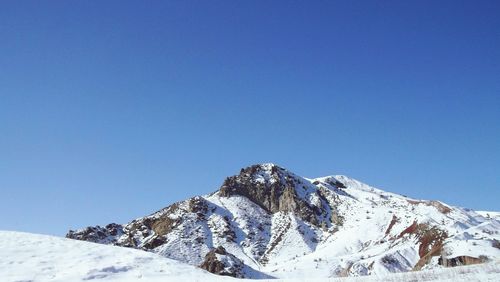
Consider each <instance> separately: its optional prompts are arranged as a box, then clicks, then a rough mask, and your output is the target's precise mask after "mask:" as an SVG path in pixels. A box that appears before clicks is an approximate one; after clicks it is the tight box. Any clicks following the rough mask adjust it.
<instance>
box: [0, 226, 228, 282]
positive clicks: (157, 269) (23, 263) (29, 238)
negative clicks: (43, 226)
mask: <svg viewBox="0 0 500 282" xmlns="http://www.w3.org/2000/svg"><path fill="white" fill-rule="evenodd" d="M0 254H1V255H0V281H6V282H10V281H61V282H62V281H64V282H68V281H88V280H90V281H93V280H106V281H124V282H126V281H137V280H138V279H141V280H144V281H216V280H217V281H219V280H221V281H225V280H224V278H223V277H220V276H216V275H213V274H211V273H209V272H206V271H203V270H201V269H199V268H197V267H194V266H191V265H187V264H183V263H181V262H178V261H176V260H172V259H168V258H165V257H162V256H159V255H157V254H153V253H148V252H143V251H139V250H134V249H128V248H120V247H114V246H105V245H100V244H93V243H88V242H81V241H76V240H69V239H65V238H59V237H53V236H47V235H38V234H29V233H22V232H11V231H0Z"/></svg>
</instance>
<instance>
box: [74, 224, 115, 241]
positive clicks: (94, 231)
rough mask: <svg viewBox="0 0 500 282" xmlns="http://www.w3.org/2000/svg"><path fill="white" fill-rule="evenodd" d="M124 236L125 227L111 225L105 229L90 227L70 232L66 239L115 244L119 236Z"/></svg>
mask: <svg viewBox="0 0 500 282" xmlns="http://www.w3.org/2000/svg"><path fill="white" fill-rule="evenodd" d="M122 234H123V226H122V225H120V224H116V223H110V224H108V225H106V226H105V227H101V226H99V225H97V226H89V227H87V228H85V229H82V230H70V231H69V232H68V234H66V238H71V239H76V240H83V241H89V242H94V243H102V244H113V243H116V240H117V238H118V237H119V236H121V235H122Z"/></svg>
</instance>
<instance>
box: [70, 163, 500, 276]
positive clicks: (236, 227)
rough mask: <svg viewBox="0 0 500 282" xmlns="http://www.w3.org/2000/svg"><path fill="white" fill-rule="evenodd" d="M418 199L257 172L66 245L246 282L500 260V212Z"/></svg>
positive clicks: (75, 234)
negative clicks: (107, 247) (117, 249)
mask: <svg viewBox="0 0 500 282" xmlns="http://www.w3.org/2000/svg"><path fill="white" fill-rule="evenodd" d="M486 214H488V212H480V213H478V212H474V211H472V210H469V209H464V208H459V207H452V206H449V205H446V204H444V203H441V202H439V201H424V200H415V199H410V198H407V197H405V196H401V195H398V194H394V193H389V192H384V191H382V190H379V189H376V188H373V187H370V186H368V185H366V184H363V183H361V182H359V181H356V180H354V179H352V178H349V177H347V176H340V175H336V176H327V177H321V178H315V179H308V178H303V177H300V176H298V175H295V174H293V173H292V172H290V171H288V170H286V169H284V168H281V167H279V166H277V165H274V164H260V165H253V166H250V167H247V168H244V169H241V171H240V173H239V174H238V175H235V176H231V177H228V178H227V179H226V180H225V181H224V183H223V184H222V186H221V187H220V189H218V190H217V191H215V192H213V193H211V194H208V195H205V196H198V197H194V198H191V199H188V200H185V201H182V202H178V203H175V204H173V205H171V206H168V207H166V208H164V209H162V210H159V211H158V212H155V213H153V214H151V215H149V216H146V217H142V218H139V219H135V220H133V221H131V222H130V223H127V224H123V225H121V224H114V223H112V224H109V225H107V226H105V227H100V226H95V227H87V228H85V229H82V230H77V231H69V233H68V234H67V237H68V238H72V239H78V240H86V241H91V242H96V243H102V244H111V245H117V246H124V247H132V248H137V249H142V250H147V251H151V252H153V253H156V254H159V255H161V256H164V257H167V258H171V259H175V260H178V261H181V262H185V263H188V264H191V265H195V266H200V267H201V268H203V269H206V270H208V271H210V272H212V273H215V274H220V275H228V276H234V277H239V278H301V277H307V278H312V277H316V278H325V277H337V276H360V275H370V274H376V275H385V274H388V273H392V272H406V271H411V270H420V269H432V268H442V267H449V266H456V265H466V264H475V263H481V262H486V261H498V259H499V258H500V234H499V231H500V221H499V220H498V216H497V215H498V213H495V212H490V213H489V215H488V216H487V215H486Z"/></svg>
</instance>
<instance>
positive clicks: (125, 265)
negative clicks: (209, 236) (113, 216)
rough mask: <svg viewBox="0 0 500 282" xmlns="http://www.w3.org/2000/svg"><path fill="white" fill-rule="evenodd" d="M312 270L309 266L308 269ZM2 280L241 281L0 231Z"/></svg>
mask: <svg viewBox="0 0 500 282" xmlns="http://www.w3.org/2000/svg"><path fill="white" fill-rule="evenodd" d="M311 271H313V270H311ZM0 281H2V282H20V281H31V282H38V281H65V282H66V281H68V282H71V281H125V282H126V281H152V282H155V281H204V282H208V281H242V280H240V279H235V278H229V277H222V276H216V275H213V274H211V273H208V272H206V271H203V270H201V269H199V268H197V267H194V266H191V265H188V264H184V263H181V262H178V261H175V260H172V259H168V258H165V257H162V256H160V255H157V254H154V253H150V252H144V251H140V250H135V249H130V248H123V247H115V246H108V245H101V244H95V243H89V242H83V241H77V240H70V239H65V238H59V237H53V236H47V235H38V234H29V233H21V232H12V231H0ZM259 281H340V282H341V281H449V282H452V281H453V282H455V281H467V282H472V281H500V261H493V262H490V263H487V264H481V265H474V266H464V267H455V268H446V269H434V270H426V271H418V272H408V273H396V274H389V275H384V276H365V277H348V278H323V279H318V280H311V279H309V278H305V277H304V278H301V279H293V278H289V279H280V280H259Z"/></svg>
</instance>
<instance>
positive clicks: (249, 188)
mask: <svg viewBox="0 0 500 282" xmlns="http://www.w3.org/2000/svg"><path fill="white" fill-rule="evenodd" d="M219 194H220V196H222V197H231V196H233V195H239V196H243V197H246V198H248V199H250V200H251V201H253V202H254V203H256V204H257V205H259V206H260V207H261V208H263V209H264V210H266V211H267V212H269V213H271V214H272V213H277V212H291V213H293V214H295V215H297V216H298V217H300V218H301V219H303V220H305V221H307V222H309V223H311V224H313V225H316V226H321V225H325V223H326V222H325V220H327V221H328V222H327V223H328V224H326V225H329V224H330V223H337V222H335V221H336V219H337V218H338V217H337V216H336V214H335V213H333V214H329V212H331V211H333V210H334V207H331V206H329V205H328V201H327V200H326V199H325V196H324V195H323V193H322V191H321V190H320V189H318V188H317V187H316V186H315V185H314V184H312V183H310V182H309V181H307V180H305V179H303V178H301V177H299V176H296V175H294V174H292V173H290V172H288V171H287V170H285V169H284V168H281V167H279V166H277V165H274V164H262V165H253V166H250V167H247V168H242V169H241V171H240V174H238V175H235V176H231V177H228V178H226V180H225V181H224V183H223V184H222V187H221V188H220V190H219ZM311 198H315V199H316V201H315V202H314V203H313V202H311V201H310V199H311Z"/></svg>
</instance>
